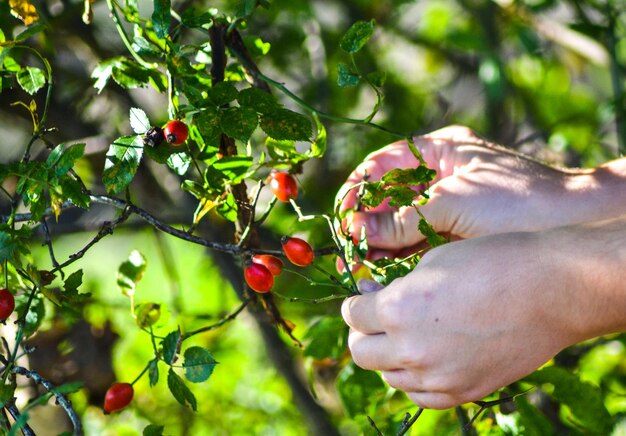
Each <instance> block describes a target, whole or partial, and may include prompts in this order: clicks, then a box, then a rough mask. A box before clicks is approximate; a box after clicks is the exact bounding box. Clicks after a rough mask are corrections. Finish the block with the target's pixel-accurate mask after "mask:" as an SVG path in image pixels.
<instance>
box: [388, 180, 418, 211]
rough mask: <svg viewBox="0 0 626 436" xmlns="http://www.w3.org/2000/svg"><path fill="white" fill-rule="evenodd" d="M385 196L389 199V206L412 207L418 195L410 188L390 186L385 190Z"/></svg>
mask: <svg viewBox="0 0 626 436" xmlns="http://www.w3.org/2000/svg"><path fill="white" fill-rule="evenodd" d="M385 195H386V196H387V197H388V198H389V206H391V207H402V206H411V205H412V204H413V200H414V199H415V197H416V196H417V193H416V192H415V191H414V190H413V189H411V188H409V187H408V186H395V185H394V186H389V187H387V188H386V189H385Z"/></svg>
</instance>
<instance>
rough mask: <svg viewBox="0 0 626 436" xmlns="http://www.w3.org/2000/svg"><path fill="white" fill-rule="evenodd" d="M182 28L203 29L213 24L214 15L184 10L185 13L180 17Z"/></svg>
mask: <svg viewBox="0 0 626 436" xmlns="http://www.w3.org/2000/svg"><path fill="white" fill-rule="evenodd" d="M180 18H181V21H182V23H183V26H185V27H189V28H190V29H196V28H198V27H203V26H205V25H207V24H211V23H212V22H213V18H214V15H213V14H212V13H211V12H204V13H201V12H200V11H198V9H195V8H185V11H184V12H183V13H182V14H181V16H180Z"/></svg>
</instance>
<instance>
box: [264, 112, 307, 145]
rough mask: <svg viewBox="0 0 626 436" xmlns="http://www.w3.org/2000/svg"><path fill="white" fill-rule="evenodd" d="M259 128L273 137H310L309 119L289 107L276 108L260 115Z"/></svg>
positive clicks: (293, 139)
mask: <svg viewBox="0 0 626 436" xmlns="http://www.w3.org/2000/svg"><path fill="white" fill-rule="evenodd" d="M261 129H263V131H264V132H265V133H267V135H268V136H270V137H272V138H274V139H279V140H280V139H287V140H292V141H308V140H310V139H311V133H312V128H311V120H309V119H308V118H307V117H305V116H304V115H301V114H299V113H297V112H293V111H290V110H289V109H277V110H275V111H273V112H270V113H268V114H263V115H262V116H261Z"/></svg>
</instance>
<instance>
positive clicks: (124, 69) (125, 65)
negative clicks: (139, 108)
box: [91, 56, 167, 93]
mask: <svg viewBox="0 0 626 436" xmlns="http://www.w3.org/2000/svg"><path fill="white" fill-rule="evenodd" d="M91 77H92V78H93V79H96V82H95V83H94V85H93V86H94V88H96V89H97V90H98V92H99V93H100V92H102V90H103V89H104V87H105V86H106V85H107V84H108V83H109V81H110V79H113V80H115V82H116V83H117V84H118V85H120V86H121V87H123V88H126V89H132V88H139V87H144V86H147V85H148V84H151V85H152V86H153V87H154V88H155V89H156V90H157V91H159V92H165V90H166V89H167V79H166V78H165V76H164V75H163V74H162V73H161V72H160V71H158V70H151V69H147V68H144V67H142V66H141V65H139V64H138V63H137V62H135V61H132V60H130V59H127V58H125V57H123V56H119V57H115V58H111V59H107V60H104V61H102V62H100V63H98V65H96V68H94V71H93V72H92V73H91Z"/></svg>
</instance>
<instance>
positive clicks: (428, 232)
mask: <svg viewBox="0 0 626 436" xmlns="http://www.w3.org/2000/svg"><path fill="white" fill-rule="evenodd" d="M417 227H418V229H419V231H420V233H421V234H422V235H424V236H425V237H426V241H427V242H428V244H429V245H430V246H431V247H432V248H435V247H438V246H439V245H443V244H446V243H447V242H448V240H447V239H446V238H444V237H443V236H441V235H440V234H439V233H437V231H436V230H435V228H434V227H433V226H432V225H431V224H430V223H429V222H428V221H426V220H425V219H424V218H421V219H420V222H419V224H418V226H417Z"/></svg>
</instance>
